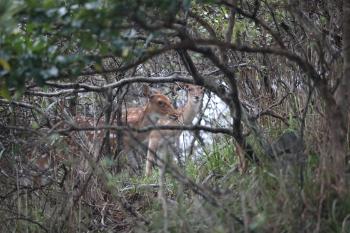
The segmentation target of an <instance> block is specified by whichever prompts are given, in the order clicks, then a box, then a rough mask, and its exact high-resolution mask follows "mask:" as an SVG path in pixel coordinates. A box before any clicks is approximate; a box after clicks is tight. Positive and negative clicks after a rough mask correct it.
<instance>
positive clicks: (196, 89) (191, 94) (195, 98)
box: [145, 84, 204, 176]
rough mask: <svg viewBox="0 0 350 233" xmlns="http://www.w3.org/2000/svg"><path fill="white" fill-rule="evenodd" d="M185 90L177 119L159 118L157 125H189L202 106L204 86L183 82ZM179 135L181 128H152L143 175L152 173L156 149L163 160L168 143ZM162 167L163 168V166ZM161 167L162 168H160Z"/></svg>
mask: <svg viewBox="0 0 350 233" xmlns="http://www.w3.org/2000/svg"><path fill="white" fill-rule="evenodd" d="M182 86H183V87H184V88H185V89H186V91H187V102H186V104H185V106H184V107H182V108H179V109H178V120H177V121H175V120H173V119H169V118H161V119H160V120H159V121H158V125H172V126H173V125H175V126H176V125H178V126H180V125H182V124H183V125H189V124H192V121H193V120H194V118H195V117H196V116H197V114H198V113H199V112H200V110H201V108H202V102H203V97H204V88H203V87H201V86H197V85H192V84H185V85H182ZM180 135H181V130H153V131H152V132H151V133H150V135H149V140H148V151H147V159H146V169H145V175H146V176H151V175H152V166H153V164H154V162H155V161H154V160H155V154H156V153H157V151H161V152H160V153H159V154H160V157H161V158H162V159H163V160H165V159H166V155H164V153H168V151H167V150H168V149H170V148H169V147H170V144H171V143H172V142H174V140H175V139H176V138H178V137H179V136H180ZM160 167H161V172H164V171H162V169H165V168H164V167H163V166H160ZM162 167H163V168H162Z"/></svg>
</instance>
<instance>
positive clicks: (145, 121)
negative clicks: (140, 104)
mask: <svg viewBox="0 0 350 233" xmlns="http://www.w3.org/2000/svg"><path fill="white" fill-rule="evenodd" d="M158 120H159V116H158V114H157V113H154V112H152V110H151V108H150V105H149V104H147V105H146V107H145V109H144V111H143V114H142V116H141V119H140V122H139V125H138V126H139V127H147V126H150V125H154V124H156V123H157V121H158Z"/></svg>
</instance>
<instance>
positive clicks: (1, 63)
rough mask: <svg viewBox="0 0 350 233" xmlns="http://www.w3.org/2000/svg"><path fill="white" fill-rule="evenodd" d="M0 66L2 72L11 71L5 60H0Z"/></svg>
mask: <svg viewBox="0 0 350 233" xmlns="http://www.w3.org/2000/svg"><path fill="white" fill-rule="evenodd" d="M0 66H2V68H3V69H4V70H6V71H10V70H11V67H10V64H9V63H8V62H7V61H6V60H4V59H2V58H0Z"/></svg>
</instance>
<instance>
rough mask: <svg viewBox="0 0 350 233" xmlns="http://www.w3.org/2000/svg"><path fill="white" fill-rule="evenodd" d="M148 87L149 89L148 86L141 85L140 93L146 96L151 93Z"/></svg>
mask: <svg viewBox="0 0 350 233" xmlns="http://www.w3.org/2000/svg"><path fill="white" fill-rule="evenodd" d="M150 92H151V91H150V89H149V86H147V85H142V94H143V95H144V96H146V97H149V96H150V95H151V93H150Z"/></svg>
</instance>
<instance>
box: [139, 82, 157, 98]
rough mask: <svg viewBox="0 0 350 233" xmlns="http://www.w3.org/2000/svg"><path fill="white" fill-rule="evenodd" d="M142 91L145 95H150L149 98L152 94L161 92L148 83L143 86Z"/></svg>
mask: <svg viewBox="0 0 350 233" xmlns="http://www.w3.org/2000/svg"><path fill="white" fill-rule="evenodd" d="M142 92H143V95H144V96H146V97H148V98H151V97H152V96H154V95H156V94H160V92H159V91H157V90H155V89H153V88H151V87H149V86H148V85H143V86H142Z"/></svg>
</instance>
